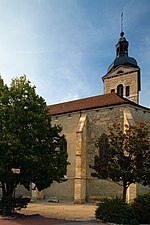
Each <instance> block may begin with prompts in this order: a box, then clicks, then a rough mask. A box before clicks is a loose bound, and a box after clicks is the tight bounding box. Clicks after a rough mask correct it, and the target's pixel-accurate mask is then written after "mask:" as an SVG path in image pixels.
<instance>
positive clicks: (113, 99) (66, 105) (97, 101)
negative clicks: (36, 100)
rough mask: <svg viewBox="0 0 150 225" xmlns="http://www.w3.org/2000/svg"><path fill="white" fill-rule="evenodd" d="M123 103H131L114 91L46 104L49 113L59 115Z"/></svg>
mask: <svg viewBox="0 0 150 225" xmlns="http://www.w3.org/2000/svg"><path fill="white" fill-rule="evenodd" d="M125 103H131V102H130V101H129V100H127V99H125V98H121V97H120V96H118V95H117V94H115V93H110V94H105V95H98V96H93V97H89V98H83V99H79V100H74V101H69V102H63V103H59V104H55V105H50V106H48V108H49V112H50V114H51V115H59V114H64V113H70V112H75V111H81V110H87V109H94V108H101V107H105V106H113V105H120V104H125Z"/></svg>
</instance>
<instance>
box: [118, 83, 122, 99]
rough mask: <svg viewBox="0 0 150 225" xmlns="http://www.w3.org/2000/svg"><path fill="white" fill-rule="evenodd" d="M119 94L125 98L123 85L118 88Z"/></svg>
mask: <svg viewBox="0 0 150 225" xmlns="http://www.w3.org/2000/svg"><path fill="white" fill-rule="evenodd" d="M117 94H118V95H120V96H121V97H123V85H122V84H119V85H118V86H117Z"/></svg>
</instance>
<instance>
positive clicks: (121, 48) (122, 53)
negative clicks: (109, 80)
mask: <svg viewBox="0 0 150 225" xmlns="http://www.w3.org/2000/svg"><path fill="white" fill-rule="evenodd" d="M128 46H129V42H128V41H127V40H126V38H125V36H124V32H123V31H122V32H121V33H120V38H119V40H118V43H117V44H116V58H115V60H114V61H113V62H112V63H111V65H110V66H109V67H108V70H107V73H108V72H110V71H111V70H112V69H114V68H116V67H117V66H119V65H126V66H131V67H137V68H138V65H137V62H136V60H135V59H134V58H132V57H129V56H128Z"/></svg>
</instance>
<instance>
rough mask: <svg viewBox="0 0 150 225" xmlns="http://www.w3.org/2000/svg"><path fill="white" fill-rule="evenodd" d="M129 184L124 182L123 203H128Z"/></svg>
mask: <svg viewBox="0 0 150 225" xmlns="http://www.w3.org/2000/svg"><path fill="white" fill-rule="evenodd" d="M126 194H127V182H126V181H123V201H124V202H126Z"/></svg>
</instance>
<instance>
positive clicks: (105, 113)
mask: <svg viewBox="0 0 150 225" xmlns="http://www.w3.org/2000/svg"><path fill="white" fill-rule="evenodd" d="M102 80H103V84H104V94H103V95H98V96H92V97H88V98H84V99H79V100H74V101H69V102H64V103H60V104H55V105H50V106H49V112H50V114H51V115H52V124H53V125H55V124H56V125H61V126H62V128H63V131H62V133H63V134H64V135H65V137H66V141H67V152H68V161H69V163H70V164H69V165H68V168H67V174H66V181H65V182H63V183H61V184H58V183H56V182H54V183H53V184H52V185H51V186H50V187H49V188H48V189H46V190H44V191H42V192H41V193H39V192H37V191H32V197H35V198H39V197H41V198H42V197H46V198H47V197H51V198H57V199H60V200H66V201H73V202H74V203H84V202H86V201H88V202H94V201H97V200H99V199H100V198H104V197H114V196H120V195H121V194H122V187H121V186H119V185H118V184H115V183H113V182H110V181H107V180H100V179H97V178H94V177H92V176H91V172H92V171H91V169H90V167H89V165H92V164H93V162H94V156H95V155H96V154H98V149H96V147H95V142H96V140H97V138H98V137H100V136H101V135H102V134H103V133H106V134H107V132H108V127H109V126H110V125H112V124H113V123H114V122H118V123H120V124H121V125H122V127H123V129H124V128H125V125H126V124H128V125H130V124H132V123H133V122H136V121H143V122H145V123H146V124H147V125H148V126H149V127H150V109H148V108H146V107H144V106H141V105H139V92H140V91H141V81H140V67H139V66H138V64H137V61H136V60H135V59H134V58H132V57H129V56H128V41H127V40H126V38H125V36H124V32H121V33H120V38H119V40H118V43H117V44H116V58H115V59H114V61H113V62H112V63H111V64H110V66H109V67H108V69H107V72H106V74H105V75H104V76H103V77H102ZM147 191H149V188H148V187H143V186H142V185H139V184H138V185H137V184H132V185H130V187H129V189H128V192H127V198H128V200H130V199H133V198H134V197H135V196H136V195H137V194H140V193H143V192H147Z"/></svg>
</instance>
